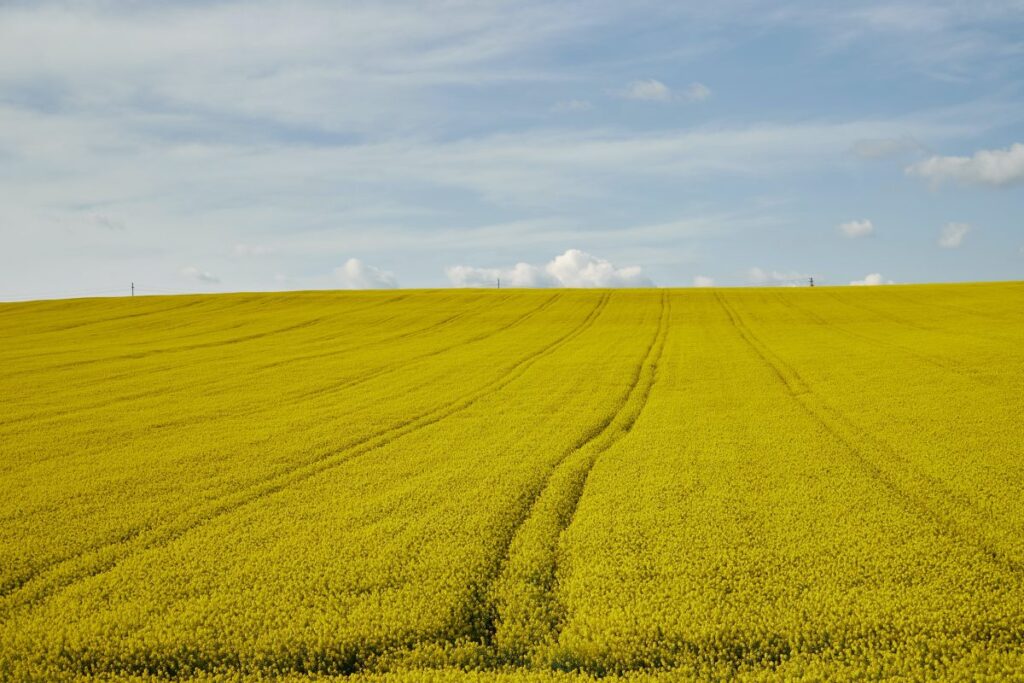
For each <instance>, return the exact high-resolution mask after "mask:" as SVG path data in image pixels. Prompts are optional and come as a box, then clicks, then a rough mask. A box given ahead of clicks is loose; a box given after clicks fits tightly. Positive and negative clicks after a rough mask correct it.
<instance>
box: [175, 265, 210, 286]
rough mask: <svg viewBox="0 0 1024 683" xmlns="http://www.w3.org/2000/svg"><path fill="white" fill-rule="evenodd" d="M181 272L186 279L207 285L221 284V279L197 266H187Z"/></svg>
mask: <svg viewBox="0 0 1024 683" xmlns="http://www.w3.org/2000/svg"><path fill="white" fill-rule="evenodd" d="M179 272H180V273H181V275H182V277H186V278H188V279H190V280H196V281H198V282H205V283H207V284H214V283H217V282H220V278H219V277H217V276H216V275H214V274H213V273H209V272H207V271H205V270H203V269H201V268H198V267H196V266H185V267H184V268H182V269H181V270H180V271H179Z"/></svg>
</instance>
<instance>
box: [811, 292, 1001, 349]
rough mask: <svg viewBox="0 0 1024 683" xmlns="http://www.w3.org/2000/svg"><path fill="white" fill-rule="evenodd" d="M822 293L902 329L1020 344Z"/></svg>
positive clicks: (834, 293)
mask: <svg viewBox="0 0 1024 683" xmlns="http://www.w3.org/2000/svg"><path fill="white" fill-rule="evenodd" d="M823 291H825V292H826V293H827V294H828V295H829V296H830V297H832V298H833V299H835V300H836V301H838V302H839V303H841V304H844V305H846V306H850V307H852V308H859V309H860V310H862V311H865V312H867V313H870V314H871V315H874V316H876V317H879V318H884V319H885V320H888V321H889V322H891V323H894V324H896V325H902V326H903V327H911V328H913V329H915V330H921V331H922V332H928V333H929V334H942V335H946V336H953V335H966V336H968V337H974V338H975V339H982V340H984V341H987V342H993V341H999V342H1005V341H1011V342H1014V343H1020V342H1021V338H1020V336H1015V337H1006V336H1003V335H995V336H989V335H985V334H978V333H976V332H973V331H971V330H969V329H964V328H960V329H959V330H957V331H956V332H953V331H952V330H949V329H944V328H941V327H935V326H934V325H922V324H920V323H918V322H915V321H913V320H908V319H907V318H903V317H901V316H899V315H896V314H894V313H890V312H889V311H884V310H879V309H877V308H872V307H871V306H868V305H865V304H862V303H860V302H853V301H847V300H846V299H844V298H843V297H840V296H839V295H838V294H837V293H836V292H832V291H828V290H823ZM897 298H898V297H897ZM904 300H905V301H910V302H912V303H914V304H915V305H920V304H919V302H914V301H913V300H908V299H904Z"/></svg>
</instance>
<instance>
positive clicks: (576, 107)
mask: <svg viewBox="0 0 1024 683" xmlns="http://www.w3.org/2000/svg"><path fill="white" fill-rule="evenodd" d="M593 108H594V105H593V104H591V103H590V101H589V100H563V101H561V102H558V103H556V104H555V106H554V107H552V109H554V111H556V112H562V113H565V112H574V111H590V110H591V109H593Z"/></svg>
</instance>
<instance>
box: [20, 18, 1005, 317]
mask: <svg viewBox="0 0 1024 683" xmlns="http://www.w3.org/2000/svg"><path fill="white" fill-rule="evenodd" d="M709 4H711V5H713V7H711V8H709V7H707V5H709ZM1022 86H1024V2H1020V1H1007V2H984V1H981V2H972V3H963V2H943V1H942V0H937V1H933V2H877V3H871V2H836V3H816V2H758V1H756V0H743V1H732V0H720V1H719V2H716V3H685V2H684V3H645V2H634V3H618V2H599V1H598V2H558V1H551V0H545V1H543V2H531V1H530V0H525V1H524V0H519V1H517V2H497V1H495V2H474V3H469V2H457V1H456V2H453V1H444V2H362V3H350V2H324V3H319V2H303V1H299V2H247V3H230V2H202V1H198V0H195V1H190V2H179V3H164V2H138V1H136V2H113V1H109V0H108V1H103V0H96V1H93V2H77V3H76V2H60V3H47V2H6V3H2V4H0V238H2V242H3V248H2V250H0V298H4V299H21V298H34V297H50V296H67V295H78V294H90V293H116V292H119V291H124V290H125V289H126V288H127V285H128V283H130V282H131V281H135V282H136V283H137V284H138V287H139V291H140V292H154V293H157V292H179V291H180V292H184V291H210V292H216V291H235V290H271V289H306V288H334V287H339V288H358V287H391V286H400V287H446V286H459V285H485V284H489V283H490V282H492V281H493V280H494V279H496V278H497V277H502V278H503V281H504V282H505V283H507V284H513V285H521V286H595V285H602V286H628V285H645V284H651V283H653V284H656V285H659V286H694V285H706V284H712V283H713V284H716V285H721V286H737V285H748V284H779V285H784V284H790V283H791V282H793V281H800V280H801V279H802V278H805V277H807V276H809V275H813V276H814V277H815V278H816V280H817V281H819V282H821V283H823V284H836V285H847V284H850V283H852V282H866V283H869V284H871V283H885V282H889V281H893V282H898V283H904V282H936V281H961V280H999V279H1022V278H1024V144H1022V143H1024V87H1022Z"/></svg>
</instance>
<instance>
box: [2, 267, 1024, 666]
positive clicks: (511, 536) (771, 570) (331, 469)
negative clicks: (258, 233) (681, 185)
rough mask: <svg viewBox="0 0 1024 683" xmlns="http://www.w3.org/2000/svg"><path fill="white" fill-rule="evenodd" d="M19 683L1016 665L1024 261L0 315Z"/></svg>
mask: <svg viewBox="0 0 1024 683" xmlns="http://www.w3.org/2000/svg"><path fill="white" fill-rule="evenodd" d="M0 392H2V393H0V405H2V409H0V481H2V488H0V491H2V492H3V496H0V519H2V524H0V679H2V680H11V681H35V680H39V681H49V680H138V681H151V680H152V681H161V680H191V679H194V680H203V681H237V680H273V679H280V680H287V681H304V680H316V679H326V678H334V677H345V678H347V679H349V680H352V681H364V682H370V681H380V682H383V681H450V682H452V683H462V682H469V681H501V682H503V683H515V682H518V681H546V682H552V683H553V682H561V681H576V680H597V679H612V680H614V679H623V680H636V681H675V680H691V679H692V680H723V679H740V680H791V679H807V680H829V679H831V680H836V679H864V678H885V677H895V678H904V679H912V680H922V679H984V678H989V679H993V680H995V679H1012V678H1017V679H1020V678H1021V677H1022V676H1024V283H1003V284H978V285H934V286H899V287H875V288H827V287H824V288H822V287H819V288H814V289H809V288H808V289H717V290H716V289H709V290H696V289H693V290H615V291H606V290H602V291H595V290H588V291H580V290H558V291H555V290H547V291H545V290H518V291H517V290H496V291H481V290H461V291H452V290H449V291H391V292H357V293H333V292H304V293H278V294H234V295H216V296H169V297H136V298H125V299H83V300H65V301H46V302H33V303H19V304H3V305H0Z"/></svg>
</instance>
